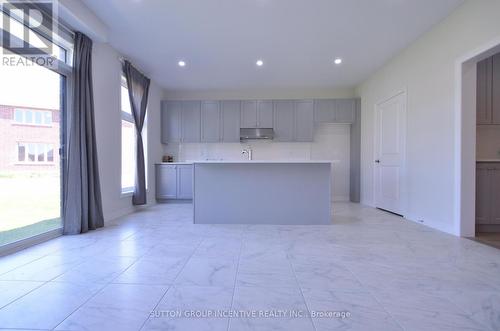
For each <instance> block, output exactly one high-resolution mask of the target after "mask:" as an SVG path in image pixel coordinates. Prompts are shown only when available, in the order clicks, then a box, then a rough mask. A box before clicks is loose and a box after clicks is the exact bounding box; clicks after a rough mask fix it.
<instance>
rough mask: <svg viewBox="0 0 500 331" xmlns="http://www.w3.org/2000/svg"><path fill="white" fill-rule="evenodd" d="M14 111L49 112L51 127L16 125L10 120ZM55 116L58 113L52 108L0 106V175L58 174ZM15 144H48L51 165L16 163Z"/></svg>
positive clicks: (58, 144)
mask: <svg viewBox="0 0 500 331" xmlns="http://www.w3.org/2000/svg"><path fill="white" fill-rule="evenodd" d="M15 109H28V110H33V111H37V110H39V111H51V112H52V124H50V125H45V126H41V125H30V124H19V123H16V122H15V121H14V111H15ZM59 115H60V112H59V110H56V109H42V108H27V107H20V106H10V105H9V106H7V105H0V146H1V147H0V173H2V172H3V173H5V172H9V173H11V172H30V171H37V172H38V171H58V170H59V161H60V159H59V147H60V141H59V139H60V138H59V137H60V133H59V123H60V116H59ZM19 142H21V143H44V144H52V145H53V146H54V162H51V163H37V162H34V163H29V162H18V151H17V146H18V143H19Z"/></svg>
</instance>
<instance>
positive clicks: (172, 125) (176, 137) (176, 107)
mask: <svg viewBox="0 0 500 331" xmlns="http://www.w3.org/2000/svg"><path fill="white" fill-rule="evenodd" d="M181 113H182V104H181V102H179V101H162V103H161V142H162V143H165V144H166V143H176V142H180V141H181Z"/></svg>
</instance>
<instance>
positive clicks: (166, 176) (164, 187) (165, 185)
mask: <svg viewBox="0 0 500 331" xmlns="http://www.w3.org/2000/svg"><path fill="white" fill-rule="evenodd" d="M156 198H157V199H159V200H161V199H177V166H176V165H163V164H161V165H160V164H157V165H156Z"/></svg>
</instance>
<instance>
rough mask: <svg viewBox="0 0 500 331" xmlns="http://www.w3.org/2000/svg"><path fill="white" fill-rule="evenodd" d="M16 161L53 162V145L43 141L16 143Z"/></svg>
mask: <svg viewBox="0 0 500 331" xmlns="http://www.w3.org/2000/svg"><path fill="white" fill-rule="evenodd" d="M17 162H20V163H52V162H54V145H53V144H45V143H18V144H17Z"/></svg>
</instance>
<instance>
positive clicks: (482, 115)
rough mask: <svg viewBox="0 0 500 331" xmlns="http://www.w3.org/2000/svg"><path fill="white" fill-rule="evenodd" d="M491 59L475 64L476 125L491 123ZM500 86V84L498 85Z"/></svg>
mask: <svg viewBox="0 0 500 331" xmlns="http://www.w3.org/2000/svg"><path fill="white" fill-rule="evenodd" d="M491 65H492V58H491V57H489V58H487V59H485V60H483V61H480V62H478V63H477V82H476V91H477V92H476V121H477V124H491V123H492V117H491V116H492V112H491V111H492V108H491V107H492V96H491V92H492V66H491ZM499 85H500V84H499Z"/></svg>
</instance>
